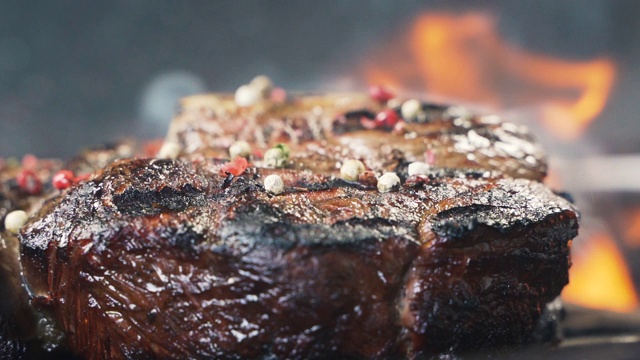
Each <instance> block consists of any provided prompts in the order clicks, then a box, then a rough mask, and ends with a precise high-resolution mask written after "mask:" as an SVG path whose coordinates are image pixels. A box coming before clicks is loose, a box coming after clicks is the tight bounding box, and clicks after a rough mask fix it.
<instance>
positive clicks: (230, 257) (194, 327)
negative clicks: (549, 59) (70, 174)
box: [20, 160, 577, 359]
mask: <svg viewBox="0 0 640 360" xmlns="http://www.w3.org/2000/svg"><path fill="white" fill-rule="evenodd" d="M219 169H220V163H219V162H217V161H205V162H200V163H191V162H183V161H179V160H177V161H170V160H123V161H119V162H116V163H114V164H113V165H111V166H109V167H107V168H106V169H104V170H103V171H102V172H101V173H99V174H97V175H96V176H95V177H94V178H93V179H92V180H90V181H87V182H84V183H82V184H80V185H77V186H75V187H73V188H71V189H70V190H69V191H68V192H67V194H66V196H65V197H59V198H56V199H54V200H52V201H50V202H49V203H48V204H46V206H45V207H43V209H42V210H41V211H40V212H39V214H38V215H37V216H36V217H35V218H33V219H32V220H31V221H30V223H28V224H27V225H26V226H25V227H24V228H23V230H22V231H21V234H20V236H21V241H22V244H23V248H22V253H23V257H22V261H23V266H24V268H25V275H26V278H27V283H28V284H29V286H30V288H31V291H32V292H33V293H34V294H35V295H39V296H42V297H43V298H45V299H46V300H47V301H42V302H40V304H41V305H39V306H40V307H41V309H42V310H43V311H47V312H48V313H49V314H50V316H51V317H52V318H54V319H55V320H56V321H57V322H58V324H59V325H60V327H61V328H62V329H63V330H64V332H65V333H66V334H67V343H68V344H69V347H70V348H71V349H72V350H73V351H74V352H75V353H77V354H79V355H81V356H84V357H86V358H89V359H98V358H131V357H158V358H167V357H172V358H176V357H195V358H198V357H201V358H202V357H216V358H230V359H234V358H235V359H240V358H260V357H264V356H267V355H269V354H271V355H274V356H276V357H278V358H280V357H282V358H284V357H287V358H300V359H302V358H305V359H306V358H327V357H341V358H384V357H398V356H419V355H421V354H432V353H436V352H438V351H442V350H446V349H449V348H455V349H464V348H473V347H477V346H487V345H493V344H501V343H518V342H522V341H524V340H525V339H526V338H527V336H528V334H529V333H530V331H531V330H532V329H533V327H534V326H535V323H536V321H537V318H538V317H539V315H540V312H541V311H542V309H543V308H544V304H545V303H546V302H548V301H550V300H552V299H553V298H554V297H556V296H557V295H558V294H559V292H560V289H561V288H562V286H563V285H564V284H566V282H567V279H566V273H567V268H568V266H569V260H568V247H567V243H568V241H569V240H570V239H571V238H573V237H574V236H575V234H576V230H577V221H576V212H575V209H574V207H573V206H572V205H571V204H570V203H568V202H567V201H565V200H564V199H562V198H560V197H557V196H555V195H554V194H553V193H552V192H551V191H550V190H548V189H546V188H545V187H544V186H543V185H541V184H540V183H537V182H533V181H529V180H513V179H505V178H501V177H493V176H490V174H489V175H487V174H478V173H473V172H471V173H469V175H468V176H466V177H464V178H460V176H464V173H461V172H458V173H455V172H453V173H455V175H456V176H455V177H452V176H447V175H446V174H443V173H441V172H438V173H437V174H436V173H434V175H433V176H425V177H421V178H416V177H413V178H409V179H406V180H407V181H406V183H405V185H404V186H403V187H402V188H401V189H400V190H399V191H398V192H394V193H386V194H382V193H378V192H377V190H373V189H368V188H366V187H362V186H353V185H351V184H348V183H345V182H342V181H337V180H332V179H331V178H330V176H327V175H321V174H317V173H316V174H312V173H310V172H300V171H295V170H266V169H256V168H253V169H251V170H250V171H247V172H246V173H245V174H243V175H241V176H238V177H235V178H233V179H232V180H231V182H230V183H228V184H227V185H225V186H223V183H224V182H225V177H223V176H219V175H218V174H219ZM273 173H277V174H280V175H281V176H282V178H283V180H284V181H285V185H286V186H287V188H288V189H289V190H288V191H287V192H286V193H285V194H283V195H281V196H272V195H269V194H268V193H266V192H265V191H264V189H263V188H262V185H261V184H262V179H263V178H264V177H265V176H267V175H269V174H273ZM453 173H452V174H453ZM450 175H451V174H450ZM165 189H169V190H165ZM163 191H164V193H163Z"/></svg>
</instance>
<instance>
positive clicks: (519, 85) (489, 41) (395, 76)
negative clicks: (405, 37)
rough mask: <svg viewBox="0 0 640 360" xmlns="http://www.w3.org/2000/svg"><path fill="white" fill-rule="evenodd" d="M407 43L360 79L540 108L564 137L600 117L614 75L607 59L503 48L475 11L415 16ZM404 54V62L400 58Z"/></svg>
mask: <svg viewBox="0 0 640 360" xmlns="http://www.w3.org/2000/svg"><path fill="white" fill-rule="evenodd" d="M408 46H409V48H408V51H406V50H405V51H403V50H402V49H397V48H395V49H393V50H392V51H391V52H392V53H396V54H399V55H398V57H399V58H400V60H392V61H391V63H390V64H383V65H382V66H381V65H380V64H369V65H368V66H367V68H366V69H365V72H366V76H367V79H368V80H369V81H370V82H371V83H375V84H383V85H387V86H390V87H395V88H402V86H400V85H401V84H404V85H405V86H407V85H408V86H411V84H415V78H416V77H419V79H420V80H421V82H422V86H426V89H427V91H429V92H430V93H433V94H436V95H440V96H446V97H450V98H455V99H459V100H464V101H471V102H476V103H482V104H485V105H488V106H492V107H494V108H496V109H502V108H505V107H512V106H523V105H531V104H541V103H542V104H544V106H543V107H542V121H543V123H544V124H545V125H546V126H547V128H548V129H549V130H550V131H551V132H552V133H553V134H554V135H556V136H558V137H560V138H562V139H566V140H573V139H575V138H577V137H578V136H580V135H581V134H582V133H583V132H584V130H585V129H586V128H587V127H588V125H589V124H590V123H591V122H592V121H593V120H594V119H595V118H596V117H597V115H598V114H600V112H602V110H603V108H604V106H605V104H606V101H607V98H608V97H609V93H610V92H611V88H612V86H613V83H614V79H615V77H616V72H617V70H616V66H615V64H614V62H613V61H612V60H611V59H609V58H606V57H601V58H597V59H592V60H589V61H577V60H564V59H557V58H552V57H549V56H545V55H540V54H535V53H532V52H528V51H525V50H522V49H519V48H516V47H515V46H513V45H509V44H508V43H507V42H506V41H505V40H504V39H502V38H501V36H500V34H499V32H498V29H497V26H496V20H495V18H493V17H492V16H490V15H488V14H485V13H480V12H469V13H465V14H461V15H458V14H448V13H427V14H425V15H422V16H420V17H419V18H418V19H417V20H416V22H415V23H414V25H413V27H412V29H411V31H410V34H409V44H408ZM387 50H388V49H387ZM407 55H409V57H410V58H411V60H410V62H409V63H407V62H406V61H407V60H406V59H402V57H403V56H407ZM403 63H404V65H403Z"/></svg>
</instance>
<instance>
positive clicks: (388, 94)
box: [369, 85, 396, 102]
mask: <svg viewBox="0 0 640 360" xmlns="http://www.w3.org/2000/svg"><path fill="white" fill-rule="evenodd" d="M369 96H371V98H372V99H373V100H375V101H379V102H387V101H389V100H391V99H393V98H394V97H396V96H395V94H394V93H393V92H392V91H391V90H389V89H387V88H386V87H384V86H380V85H372V86H369Z"/></svg>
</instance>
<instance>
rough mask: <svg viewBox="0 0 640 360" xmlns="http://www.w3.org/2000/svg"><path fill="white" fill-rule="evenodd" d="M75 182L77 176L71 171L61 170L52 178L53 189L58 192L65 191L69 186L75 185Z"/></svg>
mask: <svg viewBox="0 0 640 360" xmlns="http://www.w3.org/2000/svg"><path fill="white" fill-rule="evenodd" d="M74 181H75V175H74V174H73V172H71V171H69V170H60V171H58V172H57V173H56V174H55V175H53V178H51V183H52V184H53V187H55V188H56V189H58V190H64V189H66V188H68V187H69V186H71V185H73V183H74Z"/></svg>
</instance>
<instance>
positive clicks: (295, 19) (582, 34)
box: [0, 0, 640, 157]
mask: <svg viewBox="0 0 640 360" xmlns="http://www.w3.org/2000/svg"><path fill="white" fill-rule="evenodd" d="M434 9H447V10H453V11H464V10H469V9H481V10H486V11H488V12H491V13H493V14H495V15H496V16H497V17H498V19H499V24H500V31H501V32H502V35H503V36H504V37H505V38H506V39H508V40H509V41H511V42H513V43H514V44H516V45H518V46H523V47H526V48H528V49H532V50H536V51H542V52H545V53H549V54H554V55H558V56H563V57H568V58H572V57H573V58H580V57H585V58H590V57H594V56H597V55H598V54H605V53H606V54H610V55H611V56H614V57H615V58H616V59H617V61H619V62H620V63H621V64H622V65H623V71H624V73H623V75H624V76H622V78H621V81H620V82H619V83H618V85H616V88H615V89H614V93H615V96H614V98H612V99H611V101H610V103H609V105H608V106H607V109H606V110H605V113H604V114H603V116H607V117H609V118H611V119H612V120H610V121H608V122H596V124H595V125H594V126H593V127H592V128H591V129H590V132H592V133H595V134H596V136H595V138H596V139H597V141H599V142H601V143H602V147H604V148H607V151H612V152H615V151H619V152H625V151H627V152H628V151H638V150H640V144H639V143H638V140H637V139H636V138H635V135H636V134H637V133H638V131H637V130H638V129H639V128H640V126H638V122H637V120H636V119H637V115H636V110H637V109H638V105H637V103H638V101H637V100H636V97H637V96H636V94H637V93H638V90H639V84H640V74H639V73H638V71H639V69H638V66H637V65H638V63H639V62H638V61H639V59H640V56H639V54H640V52H639V51H640V41H639V40H638V38H639V37H638V23H639V22H638V21H637V18H638V16H639V15H640V2H637V1H608V0H590V1H562V2H556V1H553V0H544V1H535V2H534V1H530V2H525V1H518V2H511V1H481V2H469V1H433V2H419V1H382V0H378V1H362V0H359V1H331V2H318V1H309V0H304V1H259V2H258V1H189V2H185V1H167V0H155V1H124V0H116V1H108V2H99V1H55V2H53V1H50V2H45V1H29V2H20V1H3V2H0V157H8V156H21V155H23V154H25V153H34V154H36V155H38V156H62V157H68V156H70V155H72V154H74V153H76V152H77V151H78V150H79V149H81V148H83V147H86V146H89V145H92V144H96V143H103V142H108V141H112V140H116V139H118V138H121V137H124V136H136V137H143V138H154V137H161V136H162V135H163V134H164V132H165V129H166V126H167V122H168V120H169V118H170V116H171V114H172V112H173V110H174V108H175V101H176V99H177V98H179V97H180V96H183V95H186V94H190V93H195V92H201V91H205V90H211V91H233V90H234V89H235V88H236V87H237V86H238V85H240V84H242V83H244V82H247V81H249V80H250V79H251V78H252V77H253V76H254V75H257V74H267V75H269V76H270V77H272V78H273V79H274V81H275V82H276V83H277V84H278V85H280V86H283V87H285V88H295V89H301V90H302V89H305V90H306V89H329V88H337V89H339V90H346V89H365V84H366V83H365V81H364V79H362V76H361V75H360V73H359V72H358V69H359V66H360V64H361V63H362V62H363V60H364V59H366V57H367V56H371V54H373V53H375V51H374V50H376V48H377V47H378V46H380V44H381V43H382V42H383V41H388V40H389V39H393V38H394V37H395V36H397V35H398V34H399V33H402V32H403V31H406V28H407V26H408V24H409V23H410V22H411V21H412V20H413V19H414V18H415V17H416V16H417V15H418V14H419V13H421V12H424V11H426V10H434ZM614 140H615V141H614Z"/></svg>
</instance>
